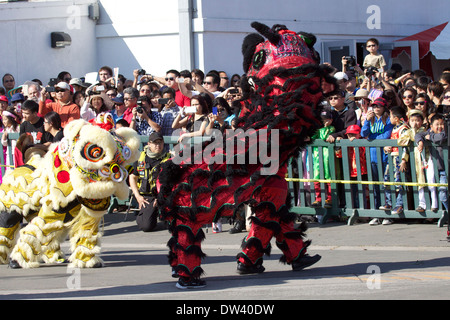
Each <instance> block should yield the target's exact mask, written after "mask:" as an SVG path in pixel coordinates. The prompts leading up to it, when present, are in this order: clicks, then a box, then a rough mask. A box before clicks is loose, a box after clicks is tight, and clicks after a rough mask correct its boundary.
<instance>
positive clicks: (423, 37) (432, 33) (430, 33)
mask: <svg viewBox="0 0 450 320" xmlns="http://www.w3.org/2000/svg"><path fill="white" fill-rule="evenodd" d="M447 24H448V22H446V23H443V24H440V25H438V26H436V27H433V28H430V29H428V30H425V31H422V32H419V33H416V34H413V35H412V36H409V37H406V38H403V39H399V40H397V41H412V40H417V41H418V42H419V58H420V59H422V58H423V57H425V56H426V55H427V54H428V52H430V43H431V42H433V41H434V40H436V38H437V37H438V36H439V35H440V34H441V32H442V30H444V28H445V27H446V26H447ZM402 51H405V52H406V53H407V54H408V55H409V56H411V48H410V47H396V48H394V50H392V58H396V57H397V56H398V55H399V54H400V53H402Z"/></svg>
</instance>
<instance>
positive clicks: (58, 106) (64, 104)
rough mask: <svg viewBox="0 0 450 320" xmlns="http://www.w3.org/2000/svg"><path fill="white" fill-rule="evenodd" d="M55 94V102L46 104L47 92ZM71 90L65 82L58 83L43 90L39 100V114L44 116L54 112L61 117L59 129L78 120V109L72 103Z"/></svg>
mask: <svg viewBox="0 0 450 320" xmlns="http://www.w3.org/2000/svg"><path fill="white" fill-rule="evenodd" d="M52 91H53V92H55V93H56V94H55V98H56V101H55V102H49V103H46V100H47V97H48V95H49V92H52ZM72 94H73V93H72V88H71V87H70V85H69V84H68V83H67V82H63V81H61V82H59V83H58V84H57V85H56V86H55V87H47V88H43V89H42V91H41V98H40V100H39V113H40V114H41V116H45V115H46V114H47V113H49V112H50V111H55V112H56V113H58V114H59V116H60V117H61V127H62V128H64V127H65V126H66V124H67V123H69V122H70V121H72V120H76V119H80V108H79V107H78V106H77V105H76V104H75V103H74V102H73V101H72Z"/></svg>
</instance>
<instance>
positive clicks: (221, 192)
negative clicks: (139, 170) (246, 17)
mask: <svg viewBox="0 0 450 320" xmlns="http://www.w3.org/2000/svg"><path fill="white" fill-rule="evenodd" d="M252 27H253V28H255V29H256V30H257V31H258V33H252V34H249V35H248V36H247V37H246V38H245V39H244V43H243V46H242V53H243V56H244V63H243V66H244V71H245V72H246V74H247V75H246V76H244V77H243V79H242V80H241V89H242V91H243V98H242V99H241V100H240V101H237V102H236V101H235V103H238V105H234V107H235V109H237V110H238V111H237V112H236V114H237V121H236V123H237V127H238V130H236V131H235V132H234V135H226V134H224V135H223V141H222V140H221V141H220V142H221V143H218V140H214V141H212V142H207V143H204V144H203V146H202V148H198V146H197V149H195V148H193V149H185V150H183V151H182V152H183V156H184V159H185V160H184V161H181V163H180V162H177V161H175V159H172V160H169V161H167V162H165V163H164V164H163V166H162V171H161V173H160V175H159V184H158V187H159V196H158V202H159V206H160V207H161V208H162V209H161V213H162V217H163V218H164V219H166V220H167V221H169V222H170V231H171V233H172V238H171V239H170V241H169V243H168V246H169V248H170V253H169V262H170V265H171V266H172V267H173V268H174V269H175V270H176V271H177V272H178V275H180V276H182V277H188V278H189V277H191V278H192V277H193V278H198V277H200V275H201V274H202V272H203V270H202V268H201V259H202V258H203V257H204V254H203V252H202V251H201V241H202V240H203V239H204V238H205V235H204V233H203V231H202V229H201V228H202V226H203V225H205V224H209V223H211V222H212V221H217V220H218V219H219V218H220V217H223V216H233V215H234V214H235V213H236V212H237V210H238V208H239V206H241V205H242V204H244V203H246V204H249V205H250V206H251V208H252V211H253V215H252V218H251V219H252V227H251V230H250V232H249V234H248V235H247V236H246V237H245V238H244V240H243V245H242V252H240V253H239V254H238V255H237V259H238V261H239V262H240V263H244V264H246V265H258V264H261V263H262V257H263V255H264V254H270V241H271V239H272V238H273V237H275V239H276V244H277V246H278V247H279V248H280V249H281V250H282V251H283V256H282V257H281V259H280V261H282V262H285V263H288V264H291V263H292V262H293V261H295V260H296V259H298V258H301V256H303V255H304V254H305V253H306V247H307V246H308V245H309V243H310V242H309V241H304V240H303V238H304V235H305V234H304V231H305V230H306V228H305V226H303V225H301V226H300V228H299V229H294V220H295V214H293V213H292V212H290V207H291V205H292V204H291V198H290V196H289V194H288V185H287V183H286V180H285V176H286V173H287V165H288V162H289V160H290V159H291V158H292V157H296V156H297V155H298V154H299V151H300V150H301V149H302V148H303V147H305V145H306V144H307V143H308V142H309V141H310V137H311V136H312V135H313V134H314V132H315V131H316V130H317V129H318V128H320V126H321V125H322V124H321V121H320V116H319V115H320V111H321V110H320V109H321V108H320V103H321V102H322V100H323V98H324V94H327V93H331V91H332V90H334V88H335V87H336V86H335V81H334V79H333V77H332V76H331V75H330V72H331V70H330V68H329V67H328V66H325V65H319V60H320V58H319V55H318V53H317V52H316V51H315V50H314V48H313V45H314V43H315V37H314V36H313V35H311V34H308V33H296V32H293V31H290V30H288V29H287V28H286V27H285V26H281V25H275V26H273V27H272V28H269V27H267V26H265V25H263V24H260V23H257V22H254V23H252ZM263 36H264V37H265V38H266V39H267V40H265V38H264V37H263ZM236 107H237V108H236ZM252 134H253V135H252ZM230 139H234V140H233V141H235V142H236V143H231V140H230ZM238 142H240V143H242V145H244V146H245V147H244V148H242V147H241V146H240V144H239V143H238ZM230 146H232V147H231V148H230ZM261 146H263V147H265V148H266V150H276V151H277V152H278V157H277V158H276V160H273V159H272V163H270V164H269V163H266V162H264V161H261V157H260V156H261V152H262V150H261ZM206 151H207V152H206ZM186 155H187V156H186ZM255 158H256V160H255ZM199 159H201V161H199ZM273 161H275V162H276V163H275V164H276V168H275V170H273V171H272V172H269V173H268V172H267V171H268V170H267V169H268V167H270V165H273Z"/></svg>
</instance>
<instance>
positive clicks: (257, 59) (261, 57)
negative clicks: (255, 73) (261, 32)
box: [253, 50, 266, 70]
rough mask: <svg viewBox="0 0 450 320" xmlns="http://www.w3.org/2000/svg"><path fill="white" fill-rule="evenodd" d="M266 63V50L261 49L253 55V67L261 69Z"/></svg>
mask: <svg viewBox="0 0 450 320" xmlns="http://www.w3.org/2000/svg"><path fill="white" fill-rule="evenodd" d="M264 63H266V51H265V50H260V51H258V52H257V53H255V55H254V57H253V68H255V69H257V70H259V69H261V68H262V66H263V65H264Z"/></svg>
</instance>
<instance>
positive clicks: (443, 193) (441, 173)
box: [439, 170, 448, 211]
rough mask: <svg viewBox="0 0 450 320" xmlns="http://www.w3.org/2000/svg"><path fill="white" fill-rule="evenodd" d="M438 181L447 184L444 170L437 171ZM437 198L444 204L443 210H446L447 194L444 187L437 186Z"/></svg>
mask: <svg viewBox="0 0 450 320" xmlns="http://www.w3.org/2000/svg"><path fill="white" fill-rule="evenodd" d="M439 183H442V184H447V176H446V175H445V171H444V170H440V171H439ZM439 200H440V201H441V203H442V204H443V205H444V207H445V210H447V211H448V195H447V188H446V187H439Z"/></svg>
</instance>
